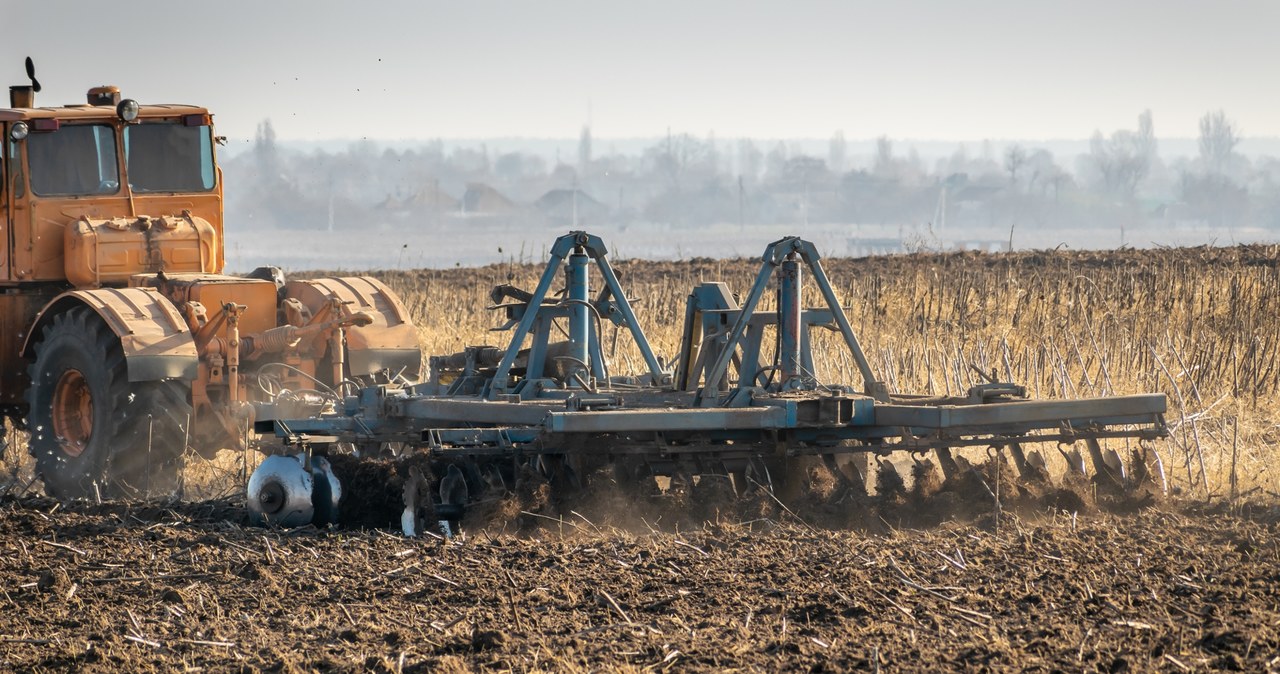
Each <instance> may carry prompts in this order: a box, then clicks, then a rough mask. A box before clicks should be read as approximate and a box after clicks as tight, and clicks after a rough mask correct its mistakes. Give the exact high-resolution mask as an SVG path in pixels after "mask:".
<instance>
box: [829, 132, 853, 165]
mask: <svg viewBox="0 0 1280 674" xmlns="http://www.w3.org/2000/svg"><path fill="white" fill-rule="evenodd" d="M847 152H848V145H847V144H846V143H845V141H844V131H842V130H838V131H836V133H835V135H833V136H831V142H830V143H829V144H828V146H827V166H828V167H830V169H831V170H832V171H835V172H836V173H844V162H845V156H846V153H847Z"/></svg>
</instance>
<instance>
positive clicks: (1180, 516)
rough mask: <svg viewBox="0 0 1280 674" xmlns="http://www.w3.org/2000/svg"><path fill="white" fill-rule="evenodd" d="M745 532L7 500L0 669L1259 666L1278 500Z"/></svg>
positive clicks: (1278, 552) (570, 520)
mask: <svg viewBox="0 0 1280 674" xmlns="http://www.w3.org/2000/svg"><path fill="white" fill-rule="evenodd" d="M766 514H767V515H768V516H767V517H762V518H758V519H756V520H754V521H750V520H743V519H742V518H741V517H735V518H733V520H732V523H731V522H730V521H729V520H728V519H727V518H722V517H721V516H720V515H718V514H716V513H707V515H708V517H707V519H705V520H703V521H702V522H700V523H697V524H690V523H688V522H681V523H676V522H671V521H658V522H648V521H647V520H646V522H647V525H648V526H641V527H640V528H639V529H638V530H637V529H636V528H634V527H629V528H628V529H627V530H623V529H617V528H613V527H611V526H609V525H608V524H606V523H604V522H603V521H601V522H593V521H589V520H588V518H587V517H583V516H579V515H577V514H575V512H561V513H560V514H557V515H554V516H551V515H545V516H542V517H534V518H531V517H530V516H528V515H521V516H519V517H522V518H523V519H524V522H523V524H521V525H520V526H519V527H516V526H514V525H511V526H508V525H503V526H496V525H495V523H493V522H491V523H490V524H489V526H487V527H473V528H472V530H471V531H470V532H469V533H468V535H467V536H466V537H465V539H463V540H459V539H455V540H453V541H444V540H441V539H439V538H437V537H430V536H428V537H424V538H419V539H406V538H403V537H401V536H400V535H399V534H396V533H388V532H387V531H385V530H354V529H333V530H325V531H318V530H316V529H314V528H304V529H300V530H293V531H281V530H267V529H257V528H251V527H247V526H245V521H246V520H245V515H244V511H243V508H242V504H240V503H237V502H234V501H214V502H204V503H184V504H177V505H173V506H160V505H148V504H107V505H90V504H72V505H69V506H66V505H59V504H57V503H56V502H54V501H50V500H47V499H41V498H26V499H21V500H19V499H13V498H8V499H6V500H4V501H0V582H2V583H3V598H2V599H0V607H2V608H0V669H4V670H9V671H83V672H97V671H109V672H117V671H137V672H174V671H271V672H296V671H395V672H400V671H404V672H417V671H444V672H459V671H508V670H517V671H534V670H540V671H579V670H592V671H595V670H609V671H617V670H621V671H642V670H643V671H648V670H655V669H656V670H663V671H667V670H670V671H713V670H714V671H729V670H747V671H797V670H808V671H850V670H867V671H937V670H966V671H1107V672H1119V671H1153V670H1158V671H1176V672H1181V671H1192V670H1195V671H1204V670H1215V669H1217V670H1241V671H1253V672H1257V671H1280V542H1278V541H1280V538H1278V536H1277V534H1280V509H1278V508H1277V507H1276V506H1274V505H1265V504H1264V505H1256V504H1255V505H1252V506H1248V507H1245V506H1238V507H1233V508H1228V507H1217V508H1209V507H1205V506H1196V505H1194V504H1189V503H1179V502H1165V503H1162V504H1159V505H1157V506H1156V507H1154V508H1149V509H1145V510H1142V511H1141V512H1138V513H1135V514H1130V515H1127V516H1123V517H1120V516H1115V515H1110V514H1104V513H1092V514H1081V515H1077V516H1073V515H1071V514H1067V513H1065V512H1063V511H1056V512H1055V511H1053V510H1050V509H1045V510H1043V511H1039V512H1036V511H1028V512H1022V513H1019V514H1015V513H1013V512H1006V513H1004V514H1003V516H1002V517H1000V518H998V520H997V519H996V518H993V517H990V516H980V517H976V518H970V519H968V520H967V521H956V520H954V519H948V520H945V521H940V522H937V523H935V524H933V525H932V526H929V527H927V528H909V526H908V524H907V523H906V521H905V520H898V521H891V520H887V519H885V518H880V519H881V526H880V527H879V528H878V529H877V530H874V531H873V530H871V529H870V528H868V527H857V526H855V527H843V528H833V529H827V528H822V527H820V526H819V525H817V524H814V523H813V522H812V521H810V520H808V519H807V518H806V516H805V514H804V513H803V512H799V513H798V517H797V516H792V515H790V514H787V513H785V512H784V513H781V514H779V513H778V512H777V511H769V512H767V513H766ZM650 527H651V528H650Z"/></svg>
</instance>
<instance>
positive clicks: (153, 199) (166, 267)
mask: <svg viewBox="0 0 1280 674" xmlns="http://www.w3.org/2000/svg"><path fill="white" fill-rule="evenodd" d="M33 89H35V86H20V87H10V106H11V107H10V108H8V109H3V108H0V125H3V133H4V137H5V138H6V139H7V141H8V142H7V143H5V150H4V167H3V175H4V187H3V190H2V192H3V197H0V199H2V201H0V208H2V209H3V216H2V217H0V221H3V222H5V223H7V224H8V229H9V232H10V233H9V235H8V236H7V237H4V238H3V240H0V247H3V248H4V249H5V250H4V254H3V255H0V282H4V281H8V282H26V281H46V282H66V283H68V284H70V285H72V286H74V287H77V288H92V287H102V286H120V285H127V284H128V282H129V278H130V276H132V275H134V274H140V273H156V272H160V271H165V272H166V273H174V272H189V273H218V272H220V271H221V270H222V268H223V264H224V261H223V255H222V246H221V245H220V241H221V237H222V185H221V180H220V176H219V171H218V169H217V164H216V161H215V154H214V145H215V144H216V139H215V137H214V135H213V126H212V116H211V115H210V114H209V111H208V110H207V109H205V108H203V107H198V106H191V105H142V104H140V103H138V102H137V101H135V100H132V99H128V98H121V94H120V90H119V89H118V88H116V87H113V86H101V87H94V88H92V89H90V90H89V91H88V94H87V97H86V98H87V102H86V103H84V104H79V105H66V106H60V107H36V102H35V91H34V90H33Z"/></svg>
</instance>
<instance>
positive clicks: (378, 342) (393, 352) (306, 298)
mask: <svg viewBox="0 0 1280 674" xmlns="http://www.w3.org/2000/svg"><path fill="white" fill-rule="evenodd" d="M285 296H286V297H290V298H294V299H297V300H299V301H300V302H302V304H303V305H304V306H306V307H307V308H308V309H310V310H311V311H312V312H313V313H315V312H318V311H320V309H321V307H323V306H324V303H325V302H326V301H328V300H329V299H338V300H341V301H343V302H344V303H346V304H347V306H348V307H349V308H350V309H351V310H352V311H364V312H366V313H368V314H370V315H371V316H373V322H372V323H370V324H369V325H367V326H362V327H356V326H352V327H349V328H347V329H346V336H347V360H348V364H349V365H350V367H351V371H352V372H353V373H358V374H370V373H373V372H375V371H377V370H380V369H383V368H385V369H389V370H391V371H392V372H403V373H404V374H405V375H406V376H408V377H410V378H414V377H417V376H418V374H419V372H420V370H421V366H422V350H421V347H420V346H419V344H418V329H417V328H416V327H414V325H413V322H412V321H411V320H410V318H409V312H408V311H407V310H406V309H405V307H404V304H403V303H402V302H401V301H400V298H399V297H398V296H397V295H396V293H395V291H394V290H392V289H390V288H388V287H387V286H386V284H384V283H383V282H381V281H379V280H378V279H375V278H373V277H370V276H348V277H340V278H319V279H308V280H303V281H290V282H289V283H288V285H286V286H285Z"/></svg>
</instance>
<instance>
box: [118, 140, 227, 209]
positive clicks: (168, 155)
mask: <svg viewBox="0 0 1280 674" xmlns="http://www.w3.org/2000/svg"><path fill="white" fill-rule="evenodd" d="M124 158H125V163H126V165H127V166H128V172H129V184H130V185H131V186H132V187H133V191H134V192H208V191H209V190H211V189H213V183H214V169H213V143H212V136H211V133H210V128H209V127H208V126H186V125H184V124H174V123H163V124H135V125H131V126H127V127H125V129H124Z"/></svg>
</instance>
